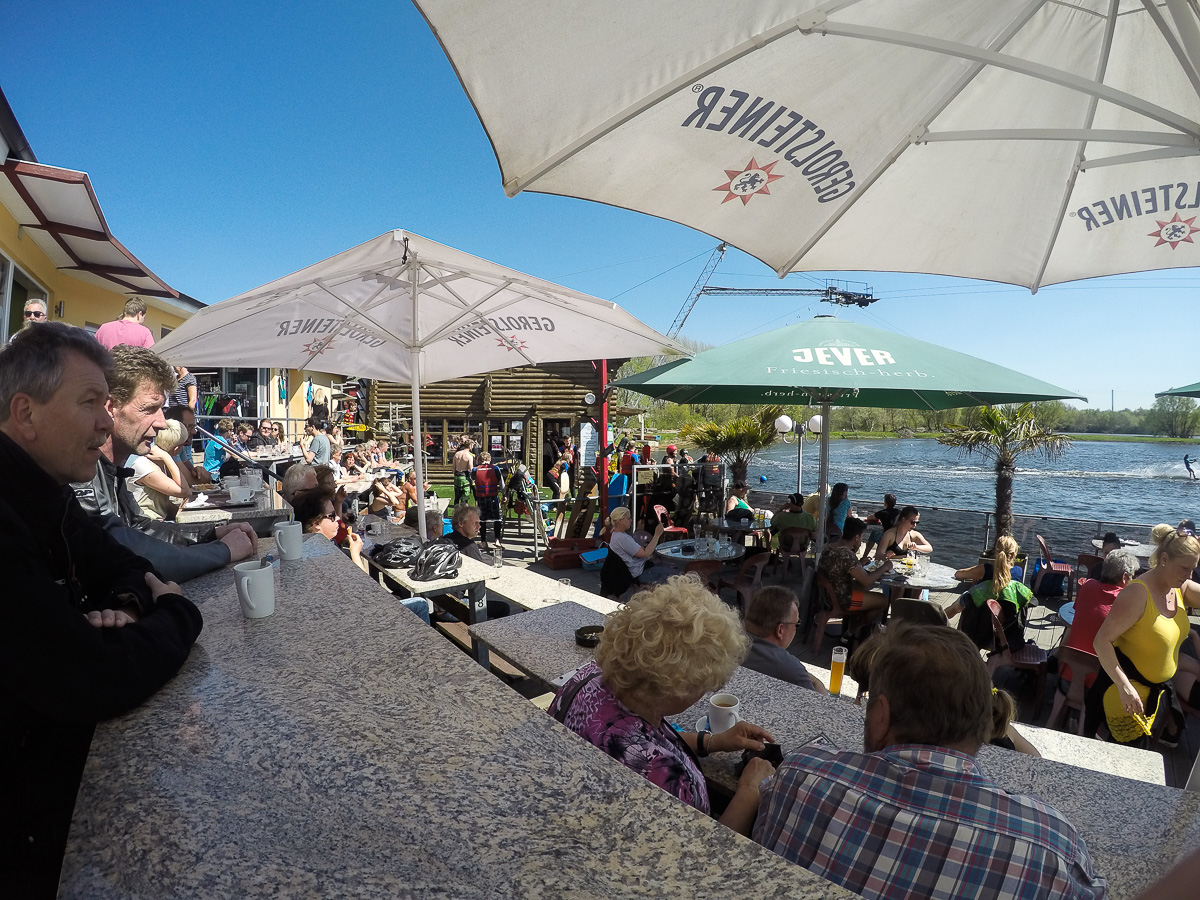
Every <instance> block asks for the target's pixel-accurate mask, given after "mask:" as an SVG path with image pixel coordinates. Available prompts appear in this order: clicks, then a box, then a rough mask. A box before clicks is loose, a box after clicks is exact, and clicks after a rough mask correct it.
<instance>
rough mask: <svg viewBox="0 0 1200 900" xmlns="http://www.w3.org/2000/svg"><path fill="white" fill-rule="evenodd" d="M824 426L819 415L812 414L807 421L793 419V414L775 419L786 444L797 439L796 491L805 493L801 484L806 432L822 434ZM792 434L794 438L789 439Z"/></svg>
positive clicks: (776, 427) (776, 428) (777, 428)
mask: <svg viewBox="0 0 1200 900" xmlns="http://www.w3.org/2000/svg"><path fill="white" fill-rule="evenodd" d="M823 427H824V421H823V420H822V419H821V417H820V416H819V415H817V416H812V417H811V418H810V419H809V420H808V421H807V422H799V421H792V417H791V416H780V417H779V418H778V419H776V420H775V431H776V432H778V433H779V434H780V435H781V436H782V437H783V442H784V443H785V444H790V443H791V442H792V441H796V442H797V444H798V446H797V447H796V493H798V494H801V495H803V493H804V489H803V487H802V486H801V478H802V476H803V474H804V435H805V434H809V433H811V434H820V433H821V429H822V428H823ZM789 435H792V436H793V437H792V440H788V436H789Z"/></svg>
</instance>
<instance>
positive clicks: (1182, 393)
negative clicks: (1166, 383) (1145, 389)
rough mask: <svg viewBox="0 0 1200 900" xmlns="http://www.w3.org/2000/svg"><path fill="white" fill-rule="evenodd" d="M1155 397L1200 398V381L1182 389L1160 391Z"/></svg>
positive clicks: (1186, 385)
mask: <svg viewBox="0 0 1200 900" xmlns="http://www.w3.org/2000/svg"><path fill="white" fill-rule="evenodd" d="M1154 396H1155V397H1200V381H1197V382H1196V383H1195V384H1185V385H1184V386H1183V387H1181V388H1171V389H1170V390H1169V391H1160V392H1159V393H1157V394H1155V395H1154Z"/></svg>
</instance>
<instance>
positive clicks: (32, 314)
mask: <svg viewBox="0 0 1200 900" xmlns="http://www.w3.org/2000/svg"><path fill="white" fill-rule="evenodd" d="M25 318H27V319H44V318H46V314H45V313H44V312H38V311H37V310H36V309H27V310H25Z"/></svg>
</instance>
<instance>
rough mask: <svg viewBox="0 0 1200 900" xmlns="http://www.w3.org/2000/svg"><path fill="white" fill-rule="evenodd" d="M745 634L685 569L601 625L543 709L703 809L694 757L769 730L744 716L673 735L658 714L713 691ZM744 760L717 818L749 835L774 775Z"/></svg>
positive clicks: (750, 742)
mask: <svg viewBox="0 0 1200 900" xmlns="http://www.w3.org/2000/svg"><path fill="white" fill-rule="evenodd" d="M748 647H749V640H748V639H747V637H746V634H745V632H744V631H743V630H742V627H741V624H740V623H739V622H738V618H737V613H735V612H734V611H733V610H732V609H731V608H730V607H728V606H726V605H725V604H724V603H722V602H721V601H720V600H719V599H717V598H716V597H714V596H713V595H712V594H711V593H709V592H708V591H707V590H706V589H705V588H704V587H702V586H701V584H700V582H699V581H698V580H697V579H695V578H694V577H692V576H676V577H673V578H671V579H669V580H668V581H667V582H666V583H664V584H660V585H657V586H656V587H654V588H652V589H650V590H646V591H642V592H641V593H638V594H636V595H634V597H633V599H632V600H631V601H630V602H629V605H628V606H627V607H626V608H625V609H623V610H621V611H620V612H618V613H616V614H614V615H613V616H611V617H610V618H609V620H608V622H607V623H606V624H605V627H604V632H603V634H602V636H601V639H600V646H599V647H598V648H597V650H596V661H595V662H594V663H589V664H588V665H586V666H584V667H583V668H581V669H580V670H579V671H578V672H576V673H575V674H574V675H573V676H572V677H571V678H570V679H569V680H568V681H567V683H566V684H565V685H563V687H562V689H561V690H560V691H559V693H558V696H557V697H555V698H554V702H553V703H552V704H551V705H550V714H551V715H553V716H554V717H555V718H556V719H558V720H559V721H560V722H562V723H563V724H564V725H566V726H567V727H568V728H570V729H571V730H572V731H574V732H575V733H577V734H579V735H580V736H582V737H583V738H584V739H586V740H587V741H589V742H591V743H592V744H595V745H596V746H597V747H599V748H600V749H601V750H603V751H604V752H605V753H607V754H608V755H609V756H611V757H613V758H614V759H616V760H618V761H620V762H621V763H623V764H624V765H625V766H628V767H629V768H630V769H633V771H635V772H637V773H639V774H640V775H642V776H644V777H645V778H647V779H648V780H649V781H651V782H653V783H654V784H656V785H658V786H659V787H661V788H662V789H663V790H665V791H667V792H668V793H670V794H673V795H674V796H675V797H677V798H678V799H680V800H682V801H683V802H684V803H688V804H690V805H691V806H694V807H696V808H697V809H699V810H701V811H702V812H705V813H708V812H709V803H708V790H707V788H706V787H705V784H704V776H703V775H701V774H700V768H699V765H698V763H697V757H698V756H707V755H708V754H709V753H714V752H728V751H738V750H745V749H751V750H761V749H762V748H763V741H769V740H772V738H771V735H770V734H768V733H767V732H766V731H764V730H763V729H762V728H759V727H758V726H757V725H751V724H750V723H749V722H738V723H737V724H736V725H734V726H733V727H732V728H730V729H729V730H728V731H724V732H721V733H719V734H711V733H709V732H708V731H700V732H698V733H697V732H692V731H685V732H679V731H677V730H676V729H675V728H673V727H672V726H671V725H670V723H668V722H667V720H666V718H665V717H666V716H671V715H677V714H678V713H681V712H683V711H684V710H686V709H687V708H688V707H690V706H692V705H693V704H694V703H696V702H698V701H699V700H700V698H701V697H703V696H704V694H706V693H707V692H709V691H715V690H718V689H719V688H721V687H722V686H723V685H724V684H725V682H727V681H728V680H729V678H730V676H731V675H732V674H733V670H734V669H735V668H737V666H738V663H740V662H741V660H742V659H743V658H744V657H745V655H746V651H747V649H748ZM774 771H775V770H774V767H773V766H771V764H770V763H768V762H767V761H766V760H763V759H759V758H755V759H751V760H750V763H749V764H748V765H747V766H746V770H745V772H744V773H743V774H742V777H741V780H740V781H739V782H738V789H737V792H736V793H735V794H734V797H733V799H732V800H731V801H730V803H729V806H728V807H727V808H726V810H725V812H724V814H723V815H722V816H721V818H720V820H719V821H720V822H722V823H723V824H725V825H727V826H728V827H730V828H732V829H734V830H735V831H738V832H740V833H742V834H746V835H748V834H749V833H750V829H751V827H752V826H753V824H754V816H755V814H756V813H757V811H758V786H759V784H760V783H761V782H762V781H763V780H764V779H765V778H767V777H768V776H770V775H771V774H772V773H773V772H774Z"/></svg>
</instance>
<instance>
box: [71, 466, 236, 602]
mask: <svg viewBox="0 0 1200 900" xmlns="http://www.w3.org/2000/svg"><path fill="white" fill-rule="evenodd" d="M132 474H133V470H132V469H126V468H122V467H121V466H118V465H116V463H114V462H112V460H110V459H109V458H108V457H106V456H101V457H100V461H99V462H98V463H97V464H96V477H95V478H93V479H92V480H91V481H88V482H77V483H75V484H72V485H71V487H72V488H73V489H74V491H75V496H76V497H77V498H78V499H79V505H80V506H82V507H83V509H84V511H85V512H86V513H87V514H88V515H90V516H94V517H96V519H97V521H98V523H99V525H100V526H101V527H102V528H103V529H104V530H105V531H107V532H108V533H109V534H111V535H112V536H113V537H114V538H116V539H117V541H119V542H120V543H121V544H124V545H125V546H126V547H128V548H129V549H130V550H132V551H133V552H134V553H136V554H138V555H139V556H144V557H145V558H146V559H148V560H150V562H151V563H152V564H153V565H154V568H155V569H157V570H158V571H159V572H160V573H161V574H162V576H163V577H164V578H165V579H166V580H167V581H180V582H182V581H189V580H190V579H192V578H196V577H198V576H200V575H203V574H204V573H205V572H211V571H212V570H213V569H219V568H221V566H224V565H228V564H229V548H228V547H226V546H225V545H224V544H223V543H221V542H220V541H218V540H215V539H214V538H215V534H214V529H213V528H209V529H207V530H206V531H203V532H200V533H199V534H193V533H190V532H188V531H185V530H184V529H182V528H180V527H179V526H178V525H176V524H175V523H174V522H164V521H162V520H161V519H151V518H150V517H149V516H147V515H146V514H145V513H144V512H142V510H141V507H139V506H138V505H137V501H136V500H134V499H133V494H132V493H130V491H129V488H128V487H127V486H126V484H125V479H126V478H127V477H128V476H130V475H132Z"/></svg>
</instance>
